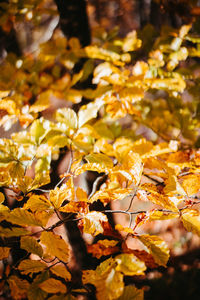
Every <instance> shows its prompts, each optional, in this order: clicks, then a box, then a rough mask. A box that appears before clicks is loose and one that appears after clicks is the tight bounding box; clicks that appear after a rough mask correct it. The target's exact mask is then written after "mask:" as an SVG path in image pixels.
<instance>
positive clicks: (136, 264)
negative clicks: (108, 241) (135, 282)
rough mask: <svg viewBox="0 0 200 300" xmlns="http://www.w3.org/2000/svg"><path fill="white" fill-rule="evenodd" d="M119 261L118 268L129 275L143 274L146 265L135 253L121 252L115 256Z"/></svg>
mask: <svg viewBox="0 0 200 300" xmlns="http://www.w3.org/2000/svg"><path fill="white" fill-rule="evenodd" d="M115 260H116V262H117V264H118V265H117V267H116V270H117V271H120V272H122V273H123V274H124V275H127V276H134V275H143V274H144V271H145V270H146V266H145V264H144V262H143V261H140V260H139V259H138V258H137V257H136V256H134V255H133V254H127V253H124V254H120V255H117V256H116V257H115Z"/></svg>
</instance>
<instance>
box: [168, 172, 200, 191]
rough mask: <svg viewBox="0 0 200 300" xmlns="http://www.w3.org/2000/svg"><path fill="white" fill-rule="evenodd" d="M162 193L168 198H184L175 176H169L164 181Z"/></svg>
mask: <svg viewBox="0 0 200 300" xmlns="http://www.w3.org/2000/svg"><path fill="white" fill-rule="evenodd" d="M199 182H200V181H199ZM163 191H164V192H165V193H166V194H167V195H170V196H171V195H174V194H175V195H176V194H179V195H182V196H186V193H185V191H184V189H183V188H182V186H181V184H180V183H179V182H178V178H177V177H176V176H175V175H170V174H169V177H168V178H167V179H166V180H165V188H164V190H163Z"/></svg>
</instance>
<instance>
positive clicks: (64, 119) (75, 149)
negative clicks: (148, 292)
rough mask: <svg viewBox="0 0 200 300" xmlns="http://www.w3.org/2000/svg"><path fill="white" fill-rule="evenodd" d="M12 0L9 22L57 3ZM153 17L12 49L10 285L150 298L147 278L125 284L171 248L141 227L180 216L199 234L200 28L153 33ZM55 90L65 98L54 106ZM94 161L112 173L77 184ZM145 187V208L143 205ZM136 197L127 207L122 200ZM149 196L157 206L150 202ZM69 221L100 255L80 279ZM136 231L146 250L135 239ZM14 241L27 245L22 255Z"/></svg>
mask: <svg viewBox="0 0 200 300" xmlns="http://www.w3.org/2000/svg"><path fill="white" fill-rule="evenodd" d="M11 2H12V5H7V4H5V8H4V9H7V14H6V17H4V19H3V18H2V17H1V19H0V23H1V26H2V29H3V30H4V31H5V32H9V31H10V30H12V28H13V26H14V25H15V22H21V20H24V18H26V21H27V22H28V21H31V22H33V24H34V22H36V23H37V22H38V16H40V15H41V14H43V13H49V14H56V10H47V9H45V8H44V7H43V6H42V4H41V3H39V2H40V1H37V2H38V4H37V6H36V7H33V6H31V4H30V5H29V4H27V5H25V7H24V8H21V10H20V9H19V7H18V6H17V4H16V3H18V2H17V1H11ZM24 3H25V2H24ZM27 3H28V2H27ZM6 5H7V6H6ZM31 12H33V14H32V15H31ZM148 26H149V27H146V28H145V30H143V31H140V32H139V33H137V32H136V31H132V32H130V33H128V34H127V35H126V36H125V37H123V38H121V37H119V36H118V35H117V32H116V31H115V30H113V31H111V32H109V33H108V32H105V31H104V30H103V29H98V30H96V31H94V33H93V42H92V43H91V44H90V45H88V46H85V47H82V46H81V44H80V42H79V40H78V39H77V38H75V37H74V38H70V39H68V40H67V39H66V38H65V37H63V36H62V35H59V34H58V33H56V32H54V33H53V34H52V37H51V38H50V39H49V40H48V41H47V42H45V43H42V44H40V45H39V48H38V49H37V51H35V52H34V53H24V54H23V55H21V56H16V55H15V54H13V53H7V55H6V56H5V57H4V58H3V59H2V63H1V72H0V97H1V100H0V112H1V119H0V125H1V126H2V128H3V129H4V130H5V131H8V133H10V134H9V135H8V137H7V138H6V137H5V138H1V139H0V186H1V192H0V221H1V226H0V236H1V242H2V243H1V247H0V259H1V260H2V264H1V268H2V283H1V288H2V291H3V292H2V293H3V295H4V296H7V297H11V298H12V299H16V300H18V299H27V298H28V300H35V299H41V300H42V299H50V300H61V299H62V300H64V299H68V300H70V299H71V300H72V299H76V298H77V297H78V296H79V295H83V296H84V297H85V299H87V298H88V299H90V298H89V297H90V296H91V294H92V293H95V294H96V298H97V299H98V300H102V299H104V300H112V299H118V300H125V299H126V300H131V299H137V300H139V299H143V297H144V290H143V288H140V289H138V288H137V286H135V285H134V284H132V285H126V284H125V281H124V277H126V276H129V277H132V278H133V283H134V278H136V277H137V276H141V275H144V274H145V272H146V270H147V268H152V269H154V268H157V267H158V266H163V267H167V263H168V260H169V257H170V251H169V249H168V246H167V243H166V242H165V241H164V240H163V239H162V238H161V237H159V235H158V236H157V235H151V234H149V233H147V232H142V233H141V230H140V228H141V226H142V225H143V224H148V223H150V222H152V221H154V220H160V221H162V220H166V219H175V218H176V219H179V221H180V222H181V223H182V224H183V226H184V228H185V229H186V230H187V231H190V232H192V233H193V234H197V235H199V236H200V212H199V210H198V205H197V204H198V203H199V202H200V196H199V186H200V152H199V150H198V146H199V142H200V140H199V137H198V136H199V125H200V122H199V116H200V104H199V90H200V80H199V65H198V58H199V57H200V50H199V49H200V36H199V35H198V34H197V33H196V32H195V27H194V26H193V25H192V23H191V24H185V25H183V26H181V27H180V28H178V29H173V28H170V27H164V28H162V29H161V31H160V33H159V34H157V37H156V38H155V36H154V38H152V39H151V40H150V39H149V40H148V41H147V39H146V38H147V37H146V36H145V32H146V33H148V32H149V33H150V32H152V27H151V26H150V25H148ZM147 42H148V43H149V47H147ZM147 49H150V50H147ZM80 62H81V65H82V67H81V68H80V70H78V71H77V70H76V71H75V69H76V68H75V67H76V66H77V64H78V63H80ZM87 80H91V83H90V85H88V87H87V86H85V85H83V83H84V82H86V81H87ZM54 99H56V100H57V102H58V103H59V101H62V105H61V106H59V107H57V108H55V109H54V113H50V114H49V113H48V112H49V110H50V108H51V107H52V103H53V101H54ZM63 99H64V100H65V105H64V107H63ZM77 107H78V108H77ZM50 112H51V111H50ZM126 120H128V125H127V123H126ZM143 132H144V134H143ZM146 132H147V133H148V134H145V133H146ZM60 153H68V157H69V162H68V167H67V168H66V172H64V174H59V175H60V181H58V182H56V183H54V182H52V181H51V175H52V162H56V161H57V159H58V158H59V156H60ZM88 171H90V173H94V172H95V173H94V174H95V175H96V174H98V175H96V177H97V180H98V179H101V178H102V177H103V178H104V180H103V183H102V184H101V185H100V186H97V185H96V180H95V181H94V182H93V189H92V192H91V193H89V191H88V190H84V189H83V188H82V187H80V186H78V185H77V178H80V175H81V174H88ZM144 179H146V180H144ZM52 185H53V186H52ZM49 187H50V188H49ZM10 195H11V196H10ZM136 198H137V199H139V201H140V202H141V209H138V206H137V208H136V209H135V208H134V200H135V199H136ZM127 199H129V200H128V203H129V205H128V207H127V209H125V210H114V209H112V203H113V202H115V201H116V200H119V201H121V202H122V203H123V202H124V201H125V200H126V203H127ZM144 201H146V202H151V203H153V204H155V206H154V208H153V209H150V210H144V209H143V203H144ZM16 203H17V205H14V204H16ZM98 203H101V205H100V206H99V208H98V205H97V206H96V207H97V209H95V204H98ZM115 214H125V215H127V216H128V217H129V220H130V222H129V226H125V225H124V224H114V225H113V224H111V221H110V216H111V215H115ZM69 220H70V221H73V222H75V223H76V224H77V225H78V227H79V230H80V232H81V235H82V236H83V237H85V236H86V234H87V235H89V236H90V237H91V238H93V241H94V242H92V243H89V242H88V239H86V240H85V243H86V244H87V243H88V245H86V246H87V252H88V254H89V255H91V257H94V258H96V261H97V263H96V266H95V268H90V267H88V268H83V269H82V270H81V276H82V277H81V279H80V280H79V284H78V285H77V282H75V280H74V276H75V275H74V273H73V266H72V265H71V260H72V248H71V245H70V241H69V240H68V239H67V237H66V235H65V236H63V235H62V236H61V234H60V233H59V231H57V230H58V228H60V226H62V225H64V224H67V222H69ZM128 236H129V238H130V237H131V239H136V240H138V241H139V242H140V243H142V245H143V249H144V250H137V249H131V248H128V246H127V237H128ZM96 238H98V239H96ZM16 241H18V242H19V245H20V246H19V247H20V248H21V249H23V250H24V251H25V253H26V254H25V255H24V256H23V257H21V259H19V261H17V262H16V263H15V264H13V263H12V253H13V251H15V243H16ZM133 276H134V277H133ZM74 282H75V283H74ZM92 286H93V287H92Z"/></svg>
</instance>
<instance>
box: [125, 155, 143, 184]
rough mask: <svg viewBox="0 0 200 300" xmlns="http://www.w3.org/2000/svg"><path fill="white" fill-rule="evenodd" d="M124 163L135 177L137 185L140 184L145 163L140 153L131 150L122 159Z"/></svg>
mask: <svg viewBox="0 0 200 300" xmlns="http://www.w3.org/2000/svg"><path fill="white" fill-rule="evenodd" d="M122 165H123V168H124V169H125V170H127V171H128V173H130V174H131V175H132V177H133V181H134V183H135V185H138V184H139V182H140V179H141V176H142V171H143V165H142V160H141V158H140V156H139V154H137V153H134V152H132V151H130V152H129V153H128V154H127V155H126V157H125V158H123V160H122Z"/></svg>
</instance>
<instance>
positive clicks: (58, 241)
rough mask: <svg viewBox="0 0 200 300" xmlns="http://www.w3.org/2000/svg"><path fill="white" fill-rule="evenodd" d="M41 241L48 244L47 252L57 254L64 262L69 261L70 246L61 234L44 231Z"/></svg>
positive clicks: (52, 254)
mask: <svg viewBox="0 0 200 300" xmlns="http://www.w3.org/2000/svg"><path fill="white" fill-rule="evenodd" d="M40 241H41V243H42V244H43V245H45V246H46V253H48V254H50V255H51V256H56V257H57V258H58V259H60V260H62V261H64V262H68V260H69V246H68V244H67V243H66V242H65V241H64V240H63V239H62V237H61V236H60V235H56V234H54V233H53V232H46V231H44V232H42V234H41V237H40Z"/></svg>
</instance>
